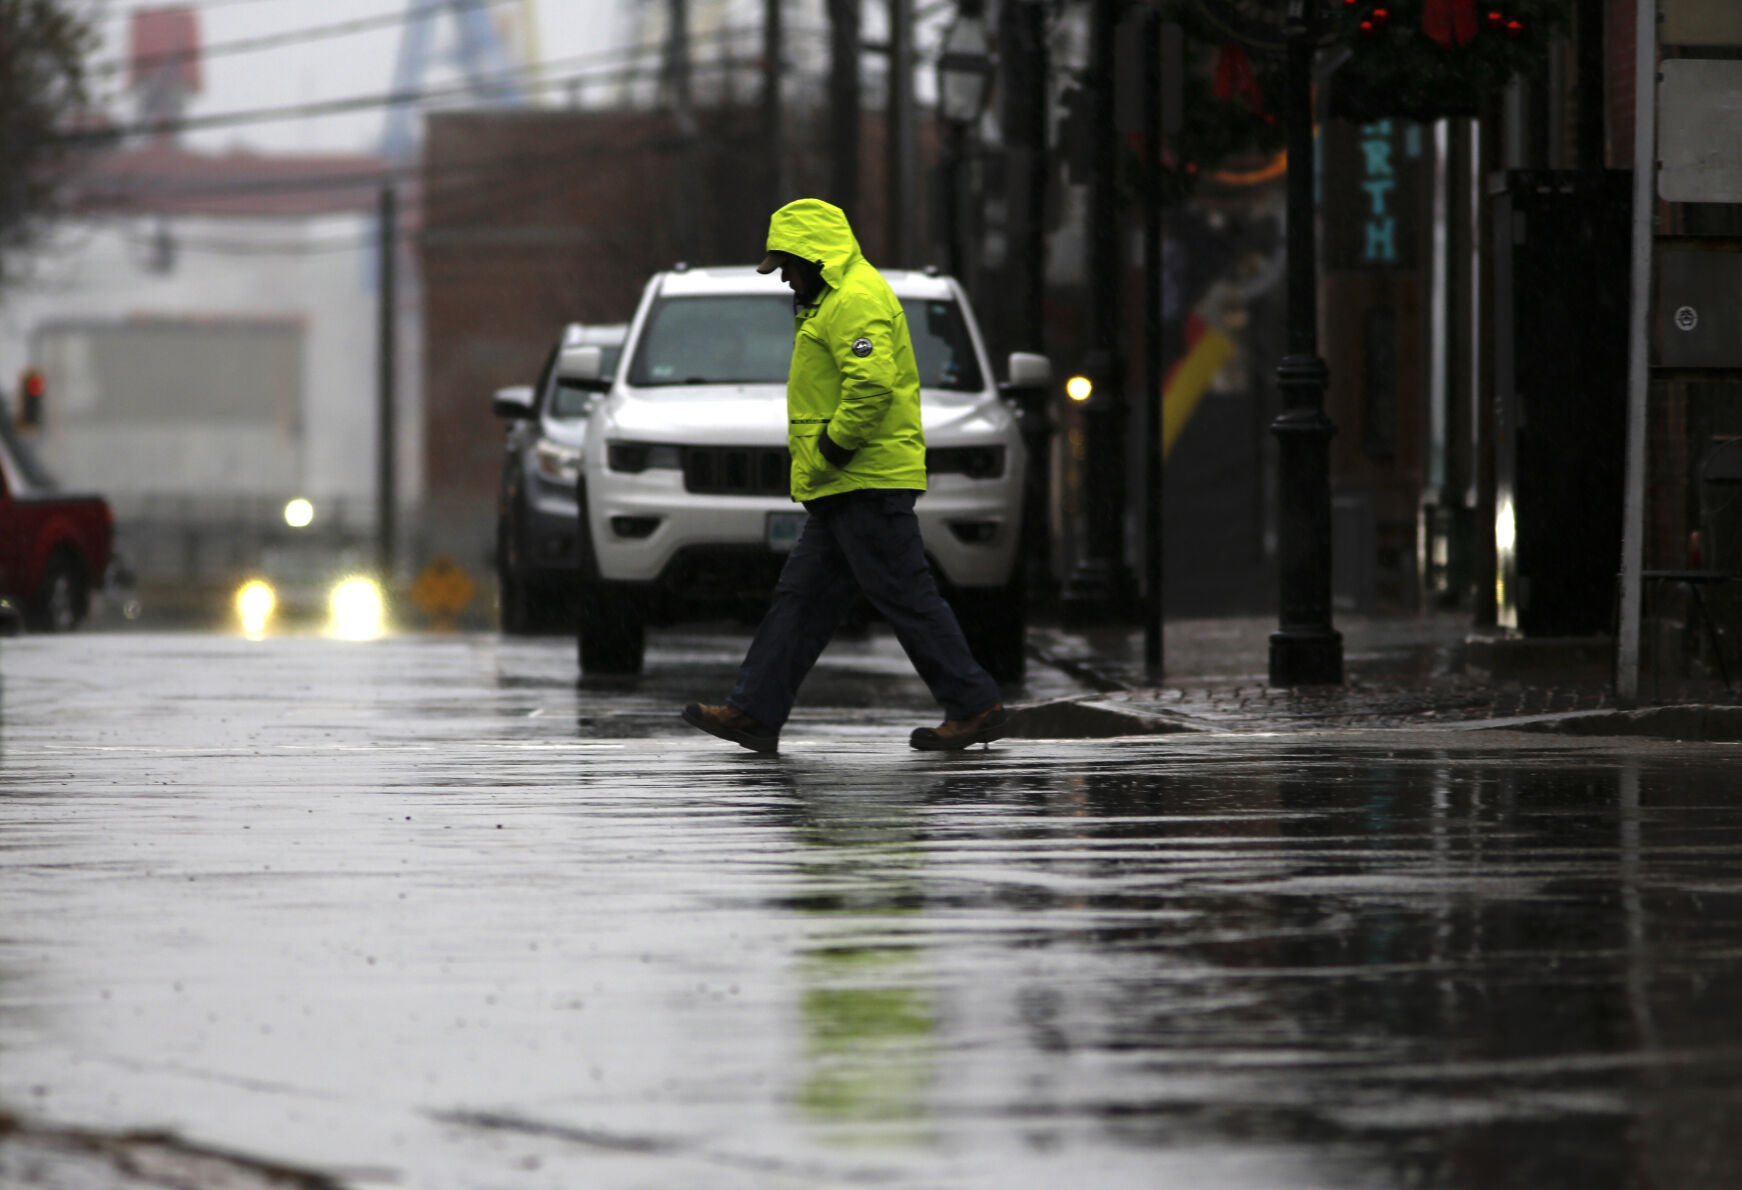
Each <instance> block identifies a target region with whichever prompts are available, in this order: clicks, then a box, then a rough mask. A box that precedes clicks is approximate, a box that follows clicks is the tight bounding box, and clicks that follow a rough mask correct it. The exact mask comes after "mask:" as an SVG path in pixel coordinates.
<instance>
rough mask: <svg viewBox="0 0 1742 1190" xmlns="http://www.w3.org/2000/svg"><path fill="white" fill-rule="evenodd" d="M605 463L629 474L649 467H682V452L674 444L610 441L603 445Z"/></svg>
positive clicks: (674, 468)
mask: <svg viewBox="0 0 1742 1190" xmlns="http://www.w3.org/2000/svg"><path fill="white" fill-rule="evenodd" d="M605 465H606V466H607V467H609V468H611V470H613V471H627V472H628V473H630V474H631V475H634V474H637V473H639V472H642V471H645V470H647V469H648V468H649V467H664V468H669V469H670V470H673V471H681V470H682V469H683V452H682V451H681V450H679V449H678V448H677V447H675V446H667V445H665V444H663V443H656V442H611V443H607V444H606V446H605Z"/></svg>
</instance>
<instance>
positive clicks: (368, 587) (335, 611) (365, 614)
mask: <svg viewBox="0 0 1742 1190" xmlns="http://www.w3.org/2000/svg"><path fill="white" fill-rule="evenodd" d="M327 613H328V617H329V620H328V625H327V628H328V631H330V632H331V633H332V634H333V635H334V636H338V637H343V638H344V639H345V640H373V639H374V638H375V637H378V636H380V635H381V634H382V633H383V632H385V631H386V630H387V601H386V600H385V599H383V598H382V596H381V586H380V584H379V583H377V582H376V581H375V580H374V579H371V578H363V577H361V576H359V577H356V578H348V579H345V580H344V581H343V582H341V583H339V585H338V586H336V587H334V588H333V593H332V595H331V596H329V597H328V599H327Z"/></svg>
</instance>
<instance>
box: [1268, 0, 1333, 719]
mask: <svg viewBox="0 0 1742 1190" xmlns="http://www.w3.org/2000/svg"><path fill="white" fill-rule="evenodd" d="M1286 21H1287V24H1286V26H1285V35H1286V38H1287V44H1288V75H1287V87H1288V106H1287V113H1288V354H1287V355H1286V356H1284V357H1283V360H1282V362H1281V363H1280V364H1279V365H1278V366H1277V369H1276V382H1277V387H1278V388H1279V389H1280V390H1281V393H1282V404H1283V409H1282V413H1281V414H1280V415H1279V416H1278V417H1277V419H1276V420H1275V421H1274V422H1272V423H1271V427H1270V430H1271V433H1273V434H1275V435H1276V439H1277V442H1278V444H1279V445H1280V448H1281V458H1280V468H1281V483H1280V493H1279V495H1280V500H1281V515H1280V519H1279V528H1280V546H1281V551H1282V556H1281V560H1280V570H1279V579H1280V594H1281V600H1280V609H1279V610H1280V614H1279V619H1280V624H1279V626H1278V630H1277V631H1276V632H1275V633H1273V634H1271V637H1270V684H1271V685H1272V686H1318V685H1337V684H1340V683H1341V682H1342V680H1343V637H1342V634H1341V633H1339V632H1337V631H1336V630H1335V629H1334V628H1332V627H1331V480H1330V442H1331V435H1332V434H1334V433H1336V426H1334V425H1333V424H1332V423H1331V419H1330V418H1329V417H1327V416H1326V415H1325V383H1326V381H1327V379H1328V378H1329V374H1330V373H1329V370H1328V369H1327V368H1326V367H1325V361H1324V360H1323V359H1322V358H1321V357H1320V356H1319V343H1318V333H1319V332H1318V321H1319V308H1318V281H1319V278H1318V255H1317V245H1316V243H1315V241H1314V225H1315V223H1316V222H1317V211H1316V209H1315V200H1314V196H1313V107H1312V104H1313V80H1312V69H1313V55H1314V52H1315V49H1316V46H1317V32H1318V0H1288V7H1287V17H1286Z"/></svg>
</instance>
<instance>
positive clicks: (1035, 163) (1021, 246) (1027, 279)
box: [998, 0, 1047, 351]
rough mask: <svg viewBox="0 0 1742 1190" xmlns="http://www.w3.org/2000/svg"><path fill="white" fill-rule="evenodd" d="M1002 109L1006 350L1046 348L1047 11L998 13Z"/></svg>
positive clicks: (1008, 8)
mask: <svg viewBox="0 0 1742 1190" xmlns="http://www.w3.org/2000/svg"><path fill="white" fill-rule="evenodd" d="M998 69H999V80H998V104H999V122H1000V124H1001V125H1002V126H1003V130H1004V161H1005V167H1004V178H1005V183H1004V184H1005V190H1006V196H1005V197H1006V202H1007V203H1008V210H1009V216H1008V226H1009V243H1010V248H1009V253H1008V255H1007V257H1006V260H1007V261H1008V263H1007V265H1006V266H1005V269H1004V277H1005V279H1004V292H1005V294H1006V295H1008V300H1007V302H1006V304H1005V308H1004V315H1005V317H1004V319H1003V321H1004V325H1005V328H1006V330H1005V336H1006V340H1007V341H1006V344H1005V346H1006V347H1008V348H1010V349H1013V350H1017V351H1040V350H1041V349H1042V338H1043V320H1042V310H1043V307H1044V301H1045V296H1046V278H1045V276H1044V274H1045V271H1046V211H1045V203H1046V116H1047V90H1046V69H1047V65H1046V6H1045V5H1043V4H1038V3H1034V2H1033V0H1004V2H1003V3H1002V4H1000V5H999V6H998Z"/></svg>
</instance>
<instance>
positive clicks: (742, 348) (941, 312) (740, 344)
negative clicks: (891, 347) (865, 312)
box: [629, 294, 985, 392]
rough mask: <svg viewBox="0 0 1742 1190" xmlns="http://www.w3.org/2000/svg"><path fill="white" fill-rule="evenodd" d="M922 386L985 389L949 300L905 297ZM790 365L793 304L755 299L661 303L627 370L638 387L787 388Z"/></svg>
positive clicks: (965, 330)
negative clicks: (722, 386) (701, 385)
mask: <svg viewBox="0 0 1742 1190" xmlns="http://www.w3.org/2000/svg"><path fill="white" fill-rule="evenodd" d="M901 308H902V310H903V312H904V313H906V315H907V330H908V334H909V336H911V338H912V339H913V357H914V362H915V363H916V364H917V365H918V366H919V382H920V385H921V386H922V387H924V388H943V389H953V390H956V391H959V392H978V391H979V390H980V389H981V388H983V387H985V386H984V384H983V382H982V381H981V378H980V365H979V361H978V360H977V359H976V358H975V355H974V348H973V343H972V342H971V341H970V339H969V338H968V328H967V324H966V323H965V321H964V320H963V318H962V311H961V309H960V308H959V307H958V306H957V305H956V303H955V302H953V301H950V300H947V299H945V300H928V299H922V298H904V299H903V300H902V303H901ZM791 364H792V300H791V299H790V298H786V297H780V296H776V295H770V296H767V297H764V296H762V295H760V294H757V295H750V294H720V295H707V296H697V297H681V298H660V299H659V300H658V301H657V302H655V303H654V306H653V309H652V310H650V311H648V315H647V325H646V327H645V329H644V330H643V331H642V333H641V341H640V344H639V346H637V348H636V351H635V362H634V363H633V364H632V365H631V366H630V369H629V383H630V384H632V385H635V386H636V387H638V388H651V387H658V386H661V385H679V384H785V383H786V373H787V369H788V368H789V367H790V366H791Z"/></svg>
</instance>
